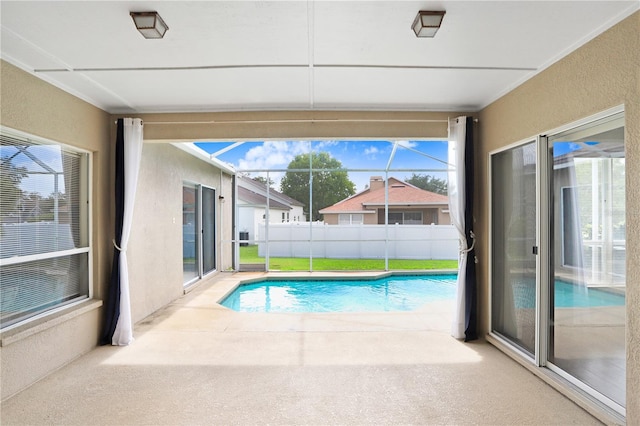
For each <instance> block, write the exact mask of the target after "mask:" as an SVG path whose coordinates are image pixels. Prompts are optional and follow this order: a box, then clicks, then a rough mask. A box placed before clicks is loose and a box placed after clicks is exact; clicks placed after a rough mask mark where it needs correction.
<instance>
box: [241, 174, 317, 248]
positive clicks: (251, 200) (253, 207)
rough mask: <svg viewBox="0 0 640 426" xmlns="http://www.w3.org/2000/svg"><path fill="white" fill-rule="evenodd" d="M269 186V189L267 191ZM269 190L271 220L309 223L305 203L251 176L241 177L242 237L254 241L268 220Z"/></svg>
mask: <svg viewBox="0 0 640 426" xmlns="http://www.w3.org/2000/svg"><path fill="white" fill-rule="evenodd" d="M267 189H268V191H267ZM267 193H268V200H269V223H287V222H306V216H305V215H304V211H303V208H304V204H302V203H301V202H300V201H298V200H294V199H293V198H291V197H289V196H287V195H285V194H283V193H281V192H278V191H276V190H275V189H273V188H267V186H266V185H265V184H263V183H262V182H258V181H256V180H253V179H251V178H249V177H244V176H240V177H238V198H237V200H238V229H239V231H240V233H241V235H240V239H241V240H247V239H248V240H255V239H256V237H257V231H258V225H259V224H261V223H265V222H266V220H267V211H266V207H267Z"/></svg>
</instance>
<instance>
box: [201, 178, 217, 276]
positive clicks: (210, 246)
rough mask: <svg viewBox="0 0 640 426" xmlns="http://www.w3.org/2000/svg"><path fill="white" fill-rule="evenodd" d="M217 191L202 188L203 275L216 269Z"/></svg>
mask: <svg viewBox="0 0 640 426" xmlns="http://www.w3.org/2000/svg"><path fill="white" fill-rule="evenodd" d="M215 223H216V191H215V190H214V189H211V188H206V187H204V186H203V187H202V273H203V275H204V274H207V273H209V272H211V271H213V270H214V269H216V227H215Z"/></svg>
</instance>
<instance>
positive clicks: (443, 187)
mask: <svg viewBox="0 0 640 426" xmlns="http://www.w3.org/2000/svg"><path fill="white" fill-rule="evenodd" d="M405 182H407V183H410V184H411V185H413V186H417V187H418V188H420V189H424V190H425V191H431V192H435V193H436V194H443V195H447V181H446V180H444V179H438V178H436V177H433V176H431V175H422V174H415V173H412V174H411V177H410V178H409V179H406V180H405Z"/></svg>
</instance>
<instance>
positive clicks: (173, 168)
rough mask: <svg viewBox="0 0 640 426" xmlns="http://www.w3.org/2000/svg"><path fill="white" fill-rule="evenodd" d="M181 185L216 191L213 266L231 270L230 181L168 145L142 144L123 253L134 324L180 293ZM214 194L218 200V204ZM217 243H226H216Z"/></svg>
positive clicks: (206, 165)
mask: <svg viewBox="0 0 640 426" xmlns="http://www.w3.org/2000/svg"><path fill="white" fill-rule="evenodd" d="M184 182H189V183H196V184H202V185H205V186H208V187H211V188H214V189H215V190H216V232H217V240H218V245H217V247H216V251H217V253H216V254H217V259H216V265H217V270H218V271H220V270H225V269H227V268H229V267H231V244H230V243H229V242H228V241H230V240H231V208H232V202H231V199H232V196H231V194H232V190H233V188H232V183H231V177H230V176H229V175H227V174H223V175H222V177H221V172H220V170H219V169H217V168H215V167H214V166H212V165H210V164H207V163H205V162H204V161H201V160H199V159H197V158H195V157H193V156H191V155H189V154H187V153H185V152H183V151H181V150H180V149H178V148H176V147H174V146H172V145H169V144H148V143H145V144H144V145H143V148H142V161H141V164H140V174H139V181H138V189H137V193H136V204H135V207H134V215H133V224H132V229H131V236H130V241H129V246H128V249H127V257H128V260H129V281H130V287H131V315H132V318H133V320H134V322H137V321H140V320H141V319H143V318H145V317H146V316H148V315H150V314H151V313H153V312H155V311H156V310H158V309H160V308H161V307H163V306H165V305H166V304H168V303H170V302H171V301H173V300H175V299H176V298H178V297H180V296H181V295H182V294H183V291H184V287H183V274H182V186H183V183H184ZM219 195H223V196H224V202H222V201H221V200H219V199H218V198H217V197H218V196H219ZM221 221H222V222H221ZM221 233H222V234H221ZM221 238H223V239H225V240H226V241H227V243H220V239H221Z"/></svg>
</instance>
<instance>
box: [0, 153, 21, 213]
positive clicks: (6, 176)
mask: <svg viewBox="0 0 640 426" xmlns="http://www.w3.org/2000/svg"><path fill="white" fill-rule="evenodd" d="M0 166H1V172H0V188H1V189H2V191H1V192H2V214H3V215H8V214H11V213H15V212H17V210H18V204H19V202H20V200H21V199H22V189H20V183H21V182H22V179H24V178H25V177H27V175H28V174H27V168H26V167H16V165H15V164H13V163H12V162H11V159H10V158H9V157H3V158H2V159H0Z"/></svg>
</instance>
